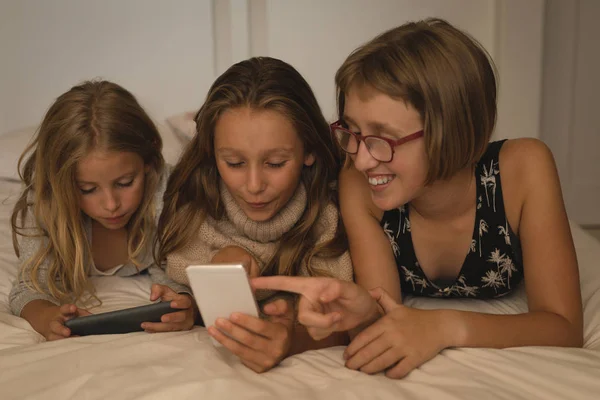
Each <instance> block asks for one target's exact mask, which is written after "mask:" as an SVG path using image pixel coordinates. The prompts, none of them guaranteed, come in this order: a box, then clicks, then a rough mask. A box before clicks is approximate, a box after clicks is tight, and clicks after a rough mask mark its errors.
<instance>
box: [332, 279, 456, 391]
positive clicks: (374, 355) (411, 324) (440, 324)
mask: <svg viewBox="0 0 600 400" xmlns="http://www.w3.org/2000/svg"><path fill="white" fill-rule="evenodd" d="M370 293H371V295H372V296H373V297H374V298H375V299H376V300H377V302H378V303H379V304H380V305H381V307H382V308H383V310H384V311H385V313H386V314H385V315H384V316H383V317H381V319H379V320H378V321H377V322H375V323H374V324H373V325H371V326H370V327H368V328H366V329H365V330H363V331H362V332H361V333H359V334H358V335H357V336H356V337H355V338H354V340H352V342H351V343H350V345H349V346H348V347H347V348H346V351H345V352H344V358H345V359H346V360H347V361H346V367H348V368H350V369H355V370H360V371H362V372H365V373H368V374H375V373H378V372H381V371H384V370H386V369H387V372H386V373H385V375H386V376H387V377H389V378H396V379H398V378H403V377H404V376H406V375H407V374H408V373H409V372H410V371H412V370H413V369H414V368H416V367H418V366H420V365H421V364H423V363H425V362H426V361H428V360H430V359H431V358H433V357H435V356H436V355H437V354H438V353H439V352H440V351H442V350H443V349H444V348H446V347H447V346H448V345H447V342H448V341H447V340H446V338H447V337H448V335H447V334H446V332H445V330H444V327H445V326H446V325H445V322H444V320H443V318H444V313H443V310H435V311H428V310H417V309H414V308H410V307H405V306H403V305H401V304H398V303H396V302H395V301H394V300H393V299H392V298H391V297H390V296H389V295H388V294H387V293H386V292H385V291H384V290H382V289H374V290H372V291H370Z"/></svg>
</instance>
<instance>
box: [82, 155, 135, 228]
mask: <svg viewBox="0 0 600 400" xmlns="http://www.w3.org/2000/svg"><path fill="white" fill-rule="evenodd" d="M146 169H147V167H145V166H144V161H143V160H142V158H141V157H140V156H139V155H137V154H135V153H128V152H118V151H103V150H93V151H91V152H90V153H89V154H88V155H87V156H85V157H84V158H83V159H81V160H80V161H79V162H78V163H77V168H76V180H77V186H78V187H79V190H80V196H79V206H80V207H81V210H82V211H83V212H84V213H86V214H87V215H88V216H89V217H90V218H92V219H93V220H95V221H96V222H98V223H100V224H101V225H102V226H104V227H105V228H106V229H120V228H123V227H124V226H125V225H127V223H128V222H129V220H130V218H131V216H132V215H133V214H134V213H135V212H136V210H137V209H138V207H139V205H140V203H141V201H142V198H143V196H144V185H145V172H146Z"/></svg>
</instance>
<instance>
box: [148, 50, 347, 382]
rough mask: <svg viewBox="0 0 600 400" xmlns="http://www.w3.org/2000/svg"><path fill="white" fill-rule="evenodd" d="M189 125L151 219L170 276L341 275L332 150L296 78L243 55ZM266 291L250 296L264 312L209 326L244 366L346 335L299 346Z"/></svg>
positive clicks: (342, 246) (285, 311)
mask: <svg viewBox="0 0 600 400" xmlns="http://www.w3.org/2000/svg"><path fill="white" fill-rule="evenodd" d="M195 121H196V126H197V129H196V135H195V136H194V138H193V139H192V141H191V142H190V143H189V145H188V146H187V148H186V150H185V152H184V154H183V155H182V157H181V160H180V161H179V163H178V164H177V166H176V167H175V169H174V171H173V173H172V175H171V177H170V179H169V182H168V185H167V190H166V192H165V205H164V209H163V214H162V216H161V218H160V223H159V235H158V240H159V246H158V251H159V254H158V259H159V260H165V259H166V261H167V274H168V275H169V277H170V278H172V279H173V280H175V281H176V282H179V283H183V284H189V282H188V281H187V276H186V274H185V268H186V267H187V266H188V265H190V264H202V263H211V262H229V263H233V262H235V263H244V264H245V265H246V266H247V270H248V273H249V275H250V276H251V277H255V276H263V275H287V276H293V275H302V276H332V277H336V278H340V279H343V280H348V281H351V280H352V278H353V274H352V264H351V261H350V256H349V254H348V251H347V243H346V238H345V234H344V229H343V226H342V224H341V220H340V219H339V212H338V207H337V204H338V203H337V177H338V173H339V170H340V166H341V164H342V155H341V153H340V151H339V150H338V148H337V147H336V144H335V142H334V141H333V137H332V136H331V134H330V132H329V127H328V124H327V122H326V121H325V118H324V117H323V114H322V113H321V110H320V108H319V105H318V103H317V101H316V99H315V97H314V94H313V92H312V90H311V88H310V86H309V85H308V83H307V82H306V81H305V80H304V79H303V78H302V76H301V75H300V74H299V73H298V72H297V71H296V70H295V69H294V68H293V67H292V66H290V65H289V64H286V63H284V62H283V61H280V60H277V59H273V58H266V57H259V58H252V59H249V60H246V61H242V62H240V63H238V64H235V65H233V66H232V67H231V68H229V69H228V70H227V71H226V72H225V73H224V74H223V75H221V76H220V77H219V78H218V79H217V81H216V82H215V83H214V84H213V86H212V87H211V89H210V91H209V93H208V96H207V99H206V102H205V104H204V105H203V106H202V108H201V109H200V111H199V112H198V114H197V115H196V118H195ZM268 295H269V293H264V292H263V293H258V294H257V299H258V300H259V302H260V303H261V305H262V310H261V311H262V312H263V313H264V314H266V318H264V319H258V318H254V317H251V316H248V315H236V314H234V315H233V316H232V318H231V319H223V320H217V322H216V325H217V327H218V328H219V329H216V328H215V327H212V326H211V327H208V332H209V334H210V335H211V336H212V337H214V338H215V339H216V340H217V341H219V342H220V343H221V344H223V345H224V346H225V347H226V348H228V349H229V350H230V351H232V352H233V353H234V354H236V355H238V356H239V357H240V358H241V360H242V362H243V363H244V364H245V365H246V366H248V367H249V368H251V369H253V370H254V371H257V372H262V371H266V370H268V369H270V368H271V367H273V366H274V365H276V364H277V363H279V361H281V360H282V359H283V358H285V357H286V356H287V355H289V354H292V353H295V352H299V351H302V350H306V349H308V348H316V347H323V346H327V345H334V344H341V343H342V342H341V341H343V340H344V339H345V338H344V337H343V336H340V337H338V338H335V339H334V340H329V341H328V342H326V343H325V342H322V343H318V342H313V343H309V342H307V340H305V339H307V338H309V337H308V335H303V334H302V333H303V332H302V331H301V329H300V328H298V327H297V326H296V325H295V324H294V319H295V315H294V305H293V301H292V300H291V299H289V298H288V299H285V298H279V299H277V300H270V298H269V296H268ZM223 332H224V333H227V334H228V335H230V336H231V338H230V337H227V336H226V335H224V334H223ZM232 338H234V339H235V340H233V339H232ZM292 339H294V340H293V341H292ZM292 342H293V343H292Z"/></svg>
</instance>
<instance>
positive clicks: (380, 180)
mask: <svg viewBox="0 0 600 400" xmlns="http://www.w3.org/2000/svg"><path fill="white" fill-rule="evenodd" d="M392 179H394V176H391V175H387V176H378V177H376V178H375V177H370V178H369V184H370V185H372V186H379V185H385V184H386V183H388V182H390V181H391V180H392Z"/></svg>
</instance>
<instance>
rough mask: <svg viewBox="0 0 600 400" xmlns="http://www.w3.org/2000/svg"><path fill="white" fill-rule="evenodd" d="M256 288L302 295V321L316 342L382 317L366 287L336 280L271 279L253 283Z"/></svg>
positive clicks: (271, 277)
mask: <svg viewBox="0 0 600 400" xmlns="http://www.w3.org/2000/svg"><path fill="white" fill-rule="evenodd" d="M252 286H253V288H255V289H273V290H284V291H287V292H292V293H298V294H300V295H301V297H300V301H299V303H298V322H300V323H301V324H302V325H304V326H306V328H307V331H308V333H309V334H310V336H311V337H312V338H313V339H315V340H322V339H324V338H326V337H328V336H329V335H331V333H333V332H341V331H347V330H350V329H353V328H356V327H357V326H359V325H361V324H364V323H366V322H370V321H373V320H375V319H376V318H377V317H378V316H379V310H378V306H377V303H376V301H375V300H374V299H373V298H372V297H371V296H370V295H369V292H367V291H366V290H365V289H363V288H362V287H360V286H358V285H356V284H354V283H352V282H345V281H341V280H339V279H334V278H324V277H311V278H304V277H289V276H270V277H261V278H256V279H253V280H252Z"/></svg>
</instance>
